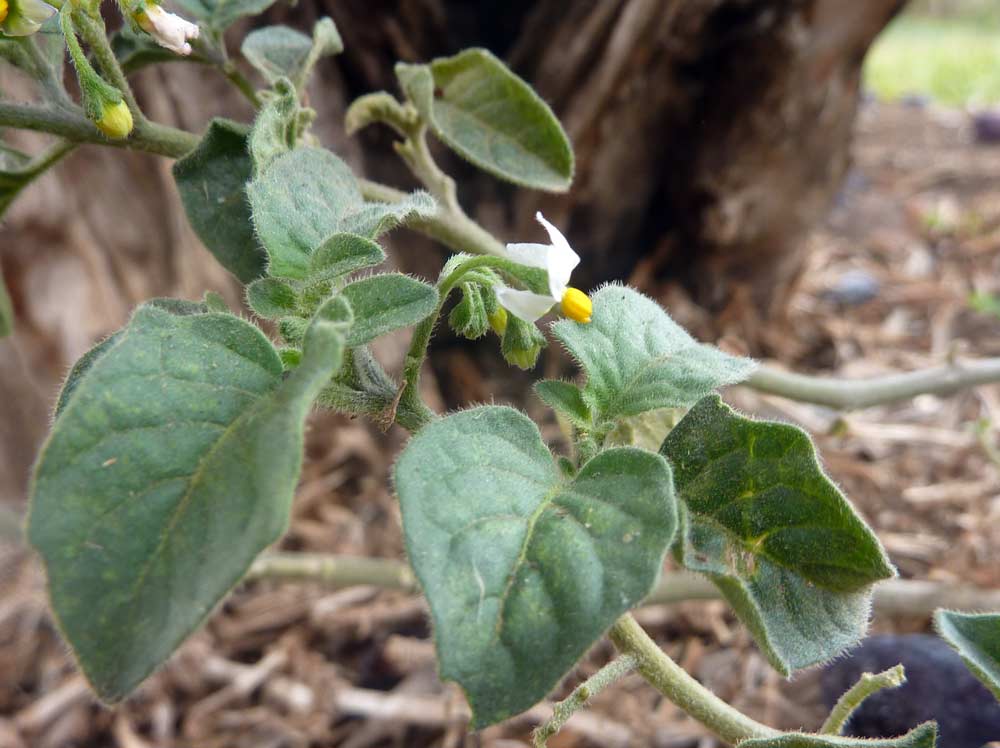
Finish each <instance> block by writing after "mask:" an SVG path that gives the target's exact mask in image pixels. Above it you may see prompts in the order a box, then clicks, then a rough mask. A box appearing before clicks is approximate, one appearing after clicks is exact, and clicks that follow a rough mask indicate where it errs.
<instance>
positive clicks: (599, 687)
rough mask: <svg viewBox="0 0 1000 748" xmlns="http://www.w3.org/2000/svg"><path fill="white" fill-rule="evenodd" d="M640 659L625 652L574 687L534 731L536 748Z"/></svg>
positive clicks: (633, 666) (542, 746) (626, 673)
mask: <svg viewBox="0 0 1000 748" xmlns="http://www.w3.org/2000/svg"><path fill="white" fill-rule="evenodd" d="M638 664H639V659H638V658H637V657H636V656H635V655H631V654H625V655H622V656H621V657H619V658H618V659H616V660H612V661H611V662H609V663H608V664H607V665H605V666H604V667H602V668H601V669H600V670H598V671H597V672H596V673H594V674H593V675H592V676H590V677H589V678H587V680H586V681H584V682H583V683H581V684H580V685H579V686H577V687H576V688H574V689H573V693H571V694H570V695H569V696H567V697H566V698H565V699H564V700H563V701H560V702H559V703H558V704H556V706H555V709H553V710H552V716H551V717H550V718H549V719H548V720H547V721H546V722H545V724H543V725H539V726H538V727H537V728H536V729H535V731H534V732H533V733H532V736H531V738H532V743H533V745H534V747H535V748H545V746H546V743H547V742H548V740H549V738H551V737H552V736H553V735H555V734H556V733H557V732H559V730H561V729H562V727H563V725H565V724H566V722H567V721H568V720H569V718H570V717H572V716H573V715H574V714H575V713H576V712H578V711H579V710H580V709H581V708H582V707H583V706H584V705H585V704H586V703H587V701H589V700H590V699H591V698H593V697H594V696H596V695H597V694H599V693H600V692H601V691H603V690H604V689H605V688H607V687H608V686H610V685H611V684H612V683H614V682H615V681H617V680H620V679H621V678H624V677H625V676H626V675H628V674H629V673H631V672H632V671H633V670H635V668H636V666H637V665H638Z"/></svg>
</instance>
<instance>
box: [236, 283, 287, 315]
mask: <svg viewBox="0 0 1000 748" xmlns="http://www.w3.org/2000/svg"><path fill="white" fill-rule="evenodd" d="M298 303H299V295H298V293H297V292H296V290H295V289H294V288H292V287H291V285H289V284H288V283H286V282H285V281H283V280H281V279H280V278H258V279H257V280H255V281H254V282H253V283H251V284H250V285H249V286H247V306H249V307H250V308H251V309H252V310H253V312H254V314H256V315H257V316H259V317H262V318H263V319H280V318H281V317H287V316H288V315H290V314H295V312H296V311H298Z"/></svg>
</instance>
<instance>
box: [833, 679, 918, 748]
mask: <svg viewBox="0 0 1000 748" xmlns="http://www.w3.org/2000/svg"><path fill="white" fill-rule="evenodd" d="M904 683H906V675H905V674H904V672H903V666H902V665H896V667H894V668H890V669H889V670H885V671H883V672H881V673H879V674H878V675H872V674H871V673H862V674H861V678H860V679H859V680H858V682H857V683H855V684H854V685H853V686H851V687H850V689H848V691H847V692H846V693H845V694H844V695H843V696H841V697H840V698H839V699H838V700H837V703H836V704H835V705H834V707H833V711H831V712H830V716H829V717H827V718H826V721H825V722H824V723H823V726H822V727H821V728H819V731H820V733H822V734H824V735H840V733H841V731H843V729H844V725H846V724H847V720H849V719H850V718H851V715H852V714H853V713H854V710H855V709H857V708H858V707H859V706H861V702H863V701H864V700H865V699H867V698H868V697H869V696H871V695H872V694H873V693H877V692H878V691H881V690H882V689H884V688H898V687H899V686H901V685H903V684H904Z"/></svg>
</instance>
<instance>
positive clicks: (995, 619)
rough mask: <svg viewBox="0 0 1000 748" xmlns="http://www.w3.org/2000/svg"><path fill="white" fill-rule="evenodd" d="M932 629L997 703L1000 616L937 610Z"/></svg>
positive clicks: (999, 676) (998, 697)
mask: <svg viewBox="0 0 1000 748" xmlns="http://www.w3.org/2000/svg"><path fill="white" fill-rule="evenodd" d="M934 627H935V628H936V629H937V631H938V633H939V634H940V635H941V636H942V637H943V638H944V639H945V640H946V641H947V642H948V643H949V644H950V645H951V646H953V647H954V648H955V649H957V650H958V653H959V654H960V655H961V656H962V659H963V660H964V661H965V664H966V666H968V668H969V670H971V671H972V673H973V675H975V676H976V677H977V678H979V680H981V681H982V682H983V683H985V684H986V687H987V688H988V689H990V691H992V692H993V695H994V696H996V697H997V699H998V700H1000V614H998V613H958V612H956V611H954V610H938V611H936V612H935V613H934Z"/></svg>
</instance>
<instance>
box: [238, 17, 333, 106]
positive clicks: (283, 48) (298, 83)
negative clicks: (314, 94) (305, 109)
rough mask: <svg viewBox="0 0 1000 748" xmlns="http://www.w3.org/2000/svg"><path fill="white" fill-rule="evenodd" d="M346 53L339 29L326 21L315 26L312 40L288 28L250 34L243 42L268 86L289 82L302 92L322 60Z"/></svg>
mask: <svg viewBox="0 0 1000 748" xmlns="http://www.w3.org/2000/svg"><path fill="white" fill-rule="evenodd" d="M343 49H344V45H343V42H342V41H341V39H340V34H338V33H337V27H336V26H334V24H333V21H331V20H330V19H329V18H324V19H322V20H321V21H319V23H317V24H316V27H315V28H314V29H313V36H312V38H311V39H310V38H309V37H308V36H306V35H305V34H303V33H301V32H299V31H296V30H295V29H290V28H288V27H287V26H266V27H264V28H262V29H257V30H255V31H251V32H250V33H249V34H247V36H246V39H244V40H243V46H242V48H241V51H242V52H243V56H244V57H245V58H246V59H247V61H248V62H249V63H250V64H251V65H253V66H254V67H255V68H256V69H257V71H258V72H259V73H260V74H261V75H263V76H264V78H265V79H266V80H267V81H268V82H269V83H275V82H276V81H277V80H279V79H280V78H288V79H289V80H291V82H292V84H293V85H294V86H295V88H296V89H297V90H299V91H301V90H302V89H303V88H304V86H305V84H306V81H307V79H308V77H309V73H310V72H311V71H312V68H313V67H314V66H315V65H316V63H317V62H318V61H319V59H320V58H321V57H325V56H327V55H335V54H339V53H340V52H342V51H343Z"/></svg>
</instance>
